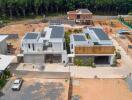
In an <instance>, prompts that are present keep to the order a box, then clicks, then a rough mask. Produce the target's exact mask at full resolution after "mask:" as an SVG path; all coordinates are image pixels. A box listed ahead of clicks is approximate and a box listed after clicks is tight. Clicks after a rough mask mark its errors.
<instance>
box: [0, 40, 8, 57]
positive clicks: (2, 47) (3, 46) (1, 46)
mask: <svg viewBox="0 0 132 100" xmlns="http://www.w3.org/2000/svg"><path fill="white" fill-rule="evenodd" d="M0 53H1V54H6V53H7V43H6V40H3V41H1V42H0Z"/></svg>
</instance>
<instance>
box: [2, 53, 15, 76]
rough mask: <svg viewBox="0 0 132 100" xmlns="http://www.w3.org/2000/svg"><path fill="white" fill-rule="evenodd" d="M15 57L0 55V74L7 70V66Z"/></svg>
mask: <svg viewBox="0 0 132 100" xmlns="http://www.w3.org/2000/svg"><path fill="white" fill-rule="evenodd" d="M14 58H15V56H9V55H0V73H1V74H2V72H3V71H4V70H5V69H6V68H8V66H9V65H10V64H11V63H12V61H13V60H14Z"/></svg>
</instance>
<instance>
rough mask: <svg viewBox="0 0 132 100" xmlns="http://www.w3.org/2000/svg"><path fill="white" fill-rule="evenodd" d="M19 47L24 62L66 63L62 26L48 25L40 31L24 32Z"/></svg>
mask: <svg viewBox="0 0 132 100" xmlns="http://www.w3.org/2000/svg"><path fill="white" fill-rule="evenodd" d="M21 49H22V51H23V54H24V62H25V63H35V64H42V63H67V52H66V50H65V49H66V48H65V39H64V27H63V26H49V27H46V28H45V29H44V30H43V31H42V32H31V33H26V34H25V36H24V37H23V39H22V44H21Z"/></svg>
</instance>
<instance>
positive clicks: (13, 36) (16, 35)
mask: <svg viewBox="0 0 132 100" xmlns="http://www.w3.org/2000/svg"><path fill="white" fill-rule="evenodd" d="M0 35H8V37H7V39H18V38H19V36H18V34H0Z"/></svg>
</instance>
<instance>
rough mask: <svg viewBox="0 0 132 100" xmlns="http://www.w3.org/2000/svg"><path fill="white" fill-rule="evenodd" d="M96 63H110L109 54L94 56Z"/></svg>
mask: <svg viewBox="0 0 132 100" xmlns="http://www.w3.org/2000/svg"><path fill="white" fill-rule="evenodd" d="M94 63H95V64H109V56H96V57H95V58H94Z"/></svg>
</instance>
